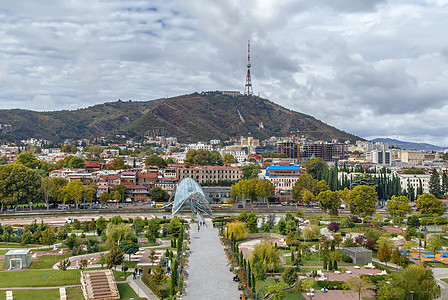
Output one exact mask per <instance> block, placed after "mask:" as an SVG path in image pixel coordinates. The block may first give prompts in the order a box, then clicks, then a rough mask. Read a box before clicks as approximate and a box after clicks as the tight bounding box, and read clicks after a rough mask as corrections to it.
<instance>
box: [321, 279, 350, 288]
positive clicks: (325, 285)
mask: <svg viewBox="0 0 448 300" xmlns="http://www.w3.org/2000/svg"><path fill="white" fill-rule="evenodd" d="M316 282H317V285H318V286H319V289H323V288H327V289H331V290H333V289H334V287H335V286H336V287H337V289H338V290H348V287H347V284H346V283H345V281H329V282H328V283H327V282H326V281H316Z"/></svg>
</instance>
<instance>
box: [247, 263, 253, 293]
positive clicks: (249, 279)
mask: <svg viewBox="0 0 448 300" xmlns="http://www.w3.org/2000/svg"><path fill="white" fill-rule="evenodd" d="M251 275H252V274H251V271H250V262H247V286H248V287H251V282H250V281H251V279H252V276H251Z"/></svg>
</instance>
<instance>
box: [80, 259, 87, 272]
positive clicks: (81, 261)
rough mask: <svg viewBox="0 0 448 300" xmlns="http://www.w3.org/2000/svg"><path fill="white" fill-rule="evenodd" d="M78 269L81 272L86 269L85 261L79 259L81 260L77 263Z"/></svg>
mask: <svg viewBox="0 0 448 300" xmlns="http://www.w3.org/2000/svg"><path fill="white" fill-rule="evenodd" d="M79 268H80V269H81V270H83V269H86V268H87V259H81V260H80V261H79Z"/></svg>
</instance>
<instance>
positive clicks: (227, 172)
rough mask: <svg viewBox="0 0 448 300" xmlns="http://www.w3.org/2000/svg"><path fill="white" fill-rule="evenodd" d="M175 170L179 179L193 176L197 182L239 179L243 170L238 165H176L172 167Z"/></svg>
mask: <svg viewBox="0 0 448 300" xmlns="http://www.w3.org/2000/svg"><path fill="white" fill-rule="evenodd" d="M172 168H173V169H174V170H175V171H176V177H177V178H178V179H179V180H182V179H183V178H187V177H190V178H193V179H194V180H195V181H197V182H198V183H199V184H201V183H206V182H215V183H218V182H219V181H229V180H240V179H242V178H243V171H242V170H241V169H240V168H238V167H225V166H195V167H192V166H187V165H176V166H173V167H172Z"/></svg>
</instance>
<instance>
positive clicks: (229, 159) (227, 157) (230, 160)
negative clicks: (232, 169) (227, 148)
mask: <svg viewBox="0 0 448 300" xmlns="http://www.w3.org/2000/svg"><path fill="white" fill-rule="evenodd" d="M222 160H223V162H224V163H225V164H236V163H237V162H238V161H237V160H236V158H235V156H233V155H232V154H229V153H226V154H224V157H223V158H222Z"/></svg>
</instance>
